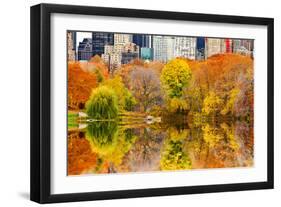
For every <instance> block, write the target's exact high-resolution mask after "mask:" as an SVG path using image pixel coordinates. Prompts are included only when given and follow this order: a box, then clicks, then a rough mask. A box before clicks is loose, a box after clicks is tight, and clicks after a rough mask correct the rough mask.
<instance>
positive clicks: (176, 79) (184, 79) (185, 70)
mask: <svg viewBox="0 0 281 207" xmlns="http://www.w3.org/2000/svg"><path fill="white" fill-rule="evenodd" d="M190 80H191V70H190V68H189V66H188V64H187V63H186V62H185V61H184V60H181V59H174V60H171V61H170V62H168V63H167V64H166V65H165V66H164V68H163V70H162V73H161V83H162V85H163V88H164V89H165V91H166V93H167V95H168V97H169V98H175V97H176V98H180V97H182V95H183V92H184V89H185V88H186V87H187V86H188V84H189V83H190Z"/></svg>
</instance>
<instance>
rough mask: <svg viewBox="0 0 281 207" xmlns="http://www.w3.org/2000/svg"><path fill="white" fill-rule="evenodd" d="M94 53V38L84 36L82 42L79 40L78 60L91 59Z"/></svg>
mask: <svg viewBox="0 0 281 207" xmlns="http://www.w3.org/2000/svg"><path fill="white" fill-rule="evenodd" d="M92 54H93V50H92V39H91V38H84V39H83V41H82V42H79V46H78V60H90V59H91V57H92Z"/></svg>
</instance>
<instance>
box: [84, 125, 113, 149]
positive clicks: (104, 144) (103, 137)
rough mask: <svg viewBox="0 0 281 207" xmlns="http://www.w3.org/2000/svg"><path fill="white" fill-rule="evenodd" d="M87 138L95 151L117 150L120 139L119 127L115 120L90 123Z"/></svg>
mask: <svg viewBox="0 0 281 207" xmlns="http://www.w3.org/2000/svg"><path fill="white" fill-rule="evenodd" d="M86 138H87V139H88V141H89V142H90V145H91V148H92V150H93V151H94V152H96V153H99V154H107V153H111V152H112V151H114V150H115V148H116V144H117V141H118V140H117V139H118V127H117V122H115V121H100V122H94V123H91V124H89V125H88V127H87V132H86Z"/></svg>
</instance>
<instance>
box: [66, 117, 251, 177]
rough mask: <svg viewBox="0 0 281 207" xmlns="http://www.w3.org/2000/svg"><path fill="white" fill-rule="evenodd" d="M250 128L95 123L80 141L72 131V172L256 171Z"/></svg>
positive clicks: (227, 124) (238, 124)
mask: <svg viewBox="0 0 281 207" xmlns="http://www.w3.org/2000/svg"><path fill="white" fill-rule="evenodd" d="M250 126H251V125H250V124H248V123H246V122H239V121H236V122H222V123H215V124H212V123H200V124H196V125H193V126H191V127H190V126H188V124H187V123H182V124H180V126H179V123H177V126H173V125H172V124H171V123H169V124H164V123H161V124H153V125H139V126H136V125H121V124H120V123H118V122H115V121H100V122H94V123H91V124H89V125H88V126H87V128H86V129H83V130H80V131H79V130H78V129H77V131H76V132H75V133H76V136H77V137H76V138H73V136H74V135H73V134H75V133H74V132H71V133H70V132H69V134H68V146H69V147H68V174H70V175H71V174H85V173H121V172H145V171H163V170H190V169H204V168H229V167H250V166H252V165H253V154H254V152H253V143H254V141H253V128H251V127H250ZM81 132H83V133H82V135H83V136H80V137H79V133H80V135H81ZM77 140H80V141H77ZM81 140H83V141H81ZM78 142H79V143H78ZM77 143H78V144H77ZM70 146H71V147H70ZM81 149H83V150H84V151H85V154H83V152H81ZM79 150H80V151H79ZM77 152H79V153H77ZM81 159H82V161H81ZM74 169H78V170H76V171H75V170H74Z"/></svg>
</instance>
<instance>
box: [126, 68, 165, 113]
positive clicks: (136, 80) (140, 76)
mask: <svg viewBox="0 0 281 207" xmlns="http://www.w3.org/2000/svg"><path fill="white" fill-rule="evenodd" d="M130 86H131V88H130V89H131V91H132V93H133V95H134V97H135V98H136V100H137V101H138V104H139V106H140V109H141V111H147V110H148V109H149V108H150V107H152V106H153V105H155V104H157V103H158V104H159V103H161V100H162V96H161V86H160V80H159V76H158V74H157V73H156V72H155V71H153V70H152V69H150V68H144V67H137V68H135V69H134V70H133V71H132V72H131V74H130Z"/></svg>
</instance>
